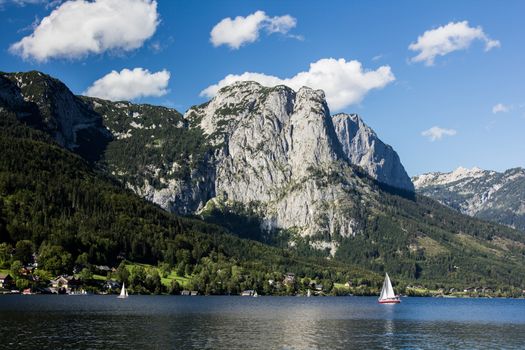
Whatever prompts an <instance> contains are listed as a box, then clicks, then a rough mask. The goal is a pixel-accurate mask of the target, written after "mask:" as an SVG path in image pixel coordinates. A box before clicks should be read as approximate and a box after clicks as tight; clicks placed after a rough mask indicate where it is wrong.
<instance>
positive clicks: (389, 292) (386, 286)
mask: <svg viewBox="0 0 525 350" xmlns="http://www.w3.org/2000/svg"><path fill="white" fill-rule="evenodd" d="M378 302H379V303H380V304H399V303H400V302H401V299H399V296H397V295H395V293H394V288H392V283H391V282H390V277H388V273H387V274H385V281H384V282H383V288H381V294H380V295H379V299H378Z"/></svg>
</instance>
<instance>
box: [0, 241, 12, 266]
mask: <svg viewBox="0 0 525 350" xmlns="http://www.w3.org/2000/svg"><path fill="white" fill-rule="evenodd" d="M12 251H13V247H12V246H11V245H10V244H7V243H0V268H2V267H6V266H8V264H9V262H10V261H11V253H12Z"/></svg>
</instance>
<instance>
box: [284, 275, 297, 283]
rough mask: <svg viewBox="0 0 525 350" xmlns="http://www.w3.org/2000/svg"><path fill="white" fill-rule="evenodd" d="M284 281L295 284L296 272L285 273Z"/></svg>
mask: <svg viewBox="0 0 525 350" xmlns="http://www.w3.org/2000/svg"><path fill="white" fill-rule="evenodd" d="M283 283H284V284H285V285H290V284H294V283H295V274H294V273H291V272H288V273H286V274H285V275H284V280H283Z"/></svg>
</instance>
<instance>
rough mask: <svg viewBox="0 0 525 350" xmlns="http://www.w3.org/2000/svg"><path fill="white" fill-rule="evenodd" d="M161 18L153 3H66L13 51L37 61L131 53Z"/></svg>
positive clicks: (76, 0)
mask: <svg viewBox="0 0 525 350" xmlns="http://www.w3.org/2000/svg"><path fill="white" fill-rule="evenodd" d="M158 16H159V15H158V13H157V2H156V1H154V0H95V1H85V0H74V1H67V2H64V3H63V4H62V5H60V6H59V7H57V8H56V9H55V10H53V11H52V12H51V14H50V15H49V16H47V17H45V18H44V19H42V21H41V22H40V23H39V24H38V26H37V27H36V28H35V30H34V31H33V33H32V34H31V35H28V36H26V37H24V38H23V39H22V40H20V41H19V42H17V43H14V44H12V45H11V47H10V51H11V52H12V53H14V54H17V55H20V56H22V58H24V59H28V58H33V59H35V60H37V61H46V60H48V59H50V58H81V57H84V56H86V55H88V54H99V53H102V52H105V51H108V50H123V51H130V50H134V49H137V48H139V47H141V46H142V44H143V43H144V41H146V40H147V39H148V38H150V37H151V36H152V35H153V34H154V33H155V30H156V28H157V25H158V23H159V19H158Z"/></svg>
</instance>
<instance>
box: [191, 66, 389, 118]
mask: <svg viewBox="0 0 525 350" xmlns="http://www.w3.org/2000/svg"><path fill="white" fill-rule="evenodd" d="M247 80H252V81H256V82H258V83H260V84H262V85H264V86H275V85H286V86H289V87H291V88H292V89H294V90H298V89H300V88H301V87H303V86H308V87H311V88H313V89H322V90H324V92H325V94H326V99H327V101H328V105H329V106H330V108H332V109H334V110H340V109H342V108H345V107H347V106H349V105H351V104H355V103H359V102H360V101H361V100H362V99H363V98H364V96H365V95H366V94H367V93H368V92H369V91H370V90H372V89H380V88H383V87H384V86H386V85H388V84H389V83H391V82H392V81H394V80H395V77H394V74H393V73H392V71H391V69H390V67H389V66H381V67H379V68H378V69H376V70H365V69H363V67H362V65H361V63H360V62H359V61H355V60H353V61H348V62H347V61H345V60H344V59H343V58H340V59H338V60H336V59H334V58H323V59H320V60H319V61H317V62H314V63H311V64H310V69H309V70H308V71H306V72H299V73H297V74H296V75H294V76H293V77H291V78H286V79H281V78H278V77H276V76H272V75H266V74H262V73H251V72H246V73H243V74H240V75H235V74H229V75H227V76H226V77H225V78H224V79H222V80H221V81H219V82H218V83H217V84H214V85H210V86H208V87H207V88H206V89H204V90H203V91H202V92H201V96H207V97H213V96H215V94H217V91H219V89H220V88H222V87H224V86H226V85H230V84H232V83H234V82H236V81H247Z"/></svg>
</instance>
